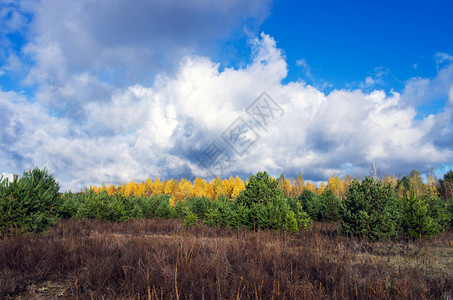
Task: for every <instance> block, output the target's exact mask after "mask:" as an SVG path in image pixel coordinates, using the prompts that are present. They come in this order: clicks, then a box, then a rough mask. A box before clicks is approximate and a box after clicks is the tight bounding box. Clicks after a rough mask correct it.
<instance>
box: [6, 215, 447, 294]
mask: <svg viewBox="0 0 453 300" xmlns="http://www.w3.org/2000/svg"><path fill="white" fill-rule="evenodd" d="M335 230H336V224H323V223H318V224H315V226H314V228H313V229H312V230H308V231H304V232H301V233H300V234H298V235H292V234H287V233H284V232H252V231H248V230H243V231H229V230H224V229H215V228H209V227H205V226H198V227H195V228H192V229H189V230H187V229H184V228H183V226H182V223H181V222H180V221H178V220H142V221H130V222H127V223H110V222H98V221H62V222H60V223H59V224H58V226H56V227H55V228H54V229H52V230H51V231H50V232H48V233H47V234H46V235H44V236H43V235H41V236H37V235H24V236H19V237H15V238H9V239H6V240H3V241H0V297H2V298H7V299H8V298H22V299H29V298H36V299H53V298H79V299H84V298H88V299H90V298H95V299H102V298H107V299H117V298H124V299H126V298H127V299H129V298H140V299H320V298H327V299H351V298H352V299H371V298H372V299H378V298H380V299H441V298H444V299H451V297H452V294H453V287H452V285H453V274H452V270H453V259H452V257H453V255H452V254H453V244H452V241H453V234H452V232H451V231H450V232H444V233H443V234H442V235H441V236H439V237H437V238H436V239H435V240H433V241H424V240H420V241H411V242H376V243H369V242H365V241H361V240H358V239H355V238H345V237H338V236H337V234H336V231H335ZM448 297H449V298H448Z"/></svg>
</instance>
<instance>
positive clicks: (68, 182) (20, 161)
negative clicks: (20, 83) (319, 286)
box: [0, 34, 453, 190]
mask: <svg viewBox="0 0 453 300" xmlns="http://www.w3.org/2000/svg"><path fill="white" fill-rule="evenodd" d="M251 45H252V48H253V49H252V58H251V60H250V61H251V63H250V64H248V65H246V66H244V67H243V68H237V69H233V68H226V69H221V68H220V66H219V64H218V63H216V62H214V61H212V60H211V59H210V58H208V57H206V56H199V55H188V56H185V57H184V58H183V59H182V60H180V62H179V65H178V67H177V70H176V72H175V73H174V74H173V75H171V76H169V75H168V74H165V73H162V74H160V75H158V76H157V78H156V80H155V81H154V82H153V83H152V84H149V85H146V84H140V83H136V84H131V85H128V86H127V87H124V88H115V89H113V88H112V87H111V86H110V85H108V84H105V83H103V82H102V81H101V80H99V78H98V77H96V76H94V75H93V74H90V73H79V74H78V75H77V76H73V77H72V79H71V80H72V81H71V84H68V85H67V86H66V85H62V86H56V87H55V88H58V89H61V90H60V91H59V92H58V93H59V94H65V95H66V97H67V98H68V99H74V100H73V102H75V101H77V98H80V97H81V98H89V97H95V96H94V95H96V94H97V93H99V94H100V95H106V94H107V95H109V96H107V97H100V96H99V97H96V99H98V100H97V101H90V100H89V99H84V101H85V102H83V105H82V106H81V107H83V117H79V118H76V117H74V116H70V115H62V114H54V113H52V109H51V107H49V106H48V105H44V104H43V103H44V102H42V101H30V100H33V99H27V97H25V96H23V95H21V94H18V93H14V92H4V91H3V92H1V93H0V111H2V116H4V117H3V118H1V119H0V126H1V128H2V130H1V131H0V155H1V156H2V157H4V158H5V159H4V160H2V161H1V162H0V170H1V171H2V172H3V171H4V172H7V173H13V172H19V173H21V172H22V170H24V169H27V168H31V167H33V166H40V167H44V166H46V167H47V168H49V170H50V171H51V172H53V173H55V175H56V177H57V179H58V180H59V181H60V182H61V183H62V186H63V189H73V190H77V189H80V188H83V187H85V186H87V185H89V184H100V183H101V182H114V183H117V184H121V183H122V182H124V181H130V180H144V179H146V178H147V177H154V176H158V177H172V176H178V175H179V174H181V173H193V174H195V175H200V176H208V175H209V174H210V173H209V172H207V170H206V169H204V168H203V166H200V164H199V161H198V160H197V157H199V156H200V154H201V153H202V152H203V151H205V150H206V149H207V148H208V147H209V146H210V145H211V144H212V143H213V142H216V143H217V144H218V145H219V146H220V147H222V148H223V149H225V151H227V152H228V153H229V154H230V155H231V158H232V162H231V164H230V165H229V168H228V170H226V172H225V174H224V175H225V176H229V175H230V174H232V175H236V174H239V175H245V176H247V175H250V174H251V173H254V172H256V171H258V170H262V169H267V170H268V171H269V172H271V173H272V174H273V175H276V176H278V175H279V174H280V173H281V172H284V173H285V174H287V175H288V176H296V175H297V173H298V172H302V173H303V174H304V177H305V178H307V179H311V180H314V181H318V180H326V178H327V176H330V175H332V174H333V173H337V174H338V175H340V176H342V175H345V174H346V173H348V174H350V175H352V176H354V175H367V174H368V166H369V164H370V163H371V162H373V161H375V162H378V163H379V165H380V168H381V169H382V170H383V171H384V172H398V171H401V172H403V173H405V172H409V171H410V170H411V169H412V168H416V169H419V170H425V169H428V168H429V167H436V166H440V165H442V164H445V163H449V162H451V161H452V159H453V151H452V150H451V149H452V146H453V138H452V132H451V128H452V121H451V120H452V118H451V113H452V105H451V101H452V100H451V99H452V98H453V96H452V84H453V79H452V77H451V74H452V73H451V72H452V65H446V66H445V67H444V68H442V69H441V70H439V72H438V74H437V76H436V77H434V78H415V79H412V80H410V81H408V83H407V85H406V89H405V90H404V91H403V93H402V94H398V93H393V94H389V95H388V94H386V93H385V92H383V91H379V90H372V91H366V90H362V89H357V90H334V91H332V92H330V93H328V94H326V93H324V92H323V91H322V90H320V89H318V88H316V87H313V86H310V85H307V84H305V83H303V82H289V83H287V84H282V80H283V79H284V78H285V77H286V76H287V68H288V66H287V63H286V61H285V58H284V55H283V53H282V51H281V50H280V49H279V48H278V47H277V45H276V42H275V40H274V39H273V38H272V37H271V36H269V35H266V34H261V36H259V37H256V38H254V39H253V41H252V43H251ZM433 88H435V89H438V91H436V93H439V94H442V95H445V97H450V98H449V99H450V102H448V103H450V104H448V105H447V106H446V107H445V109H444V111H443V112H442V113H439V114H437V115H430V116H428V117H425V118H422V119H417V118H416V116H417V111H416V105H415V103H420V102H421V101H423V99H427V98H429V95H430V93H432V91H430V89H433ZM99 89H100V90H99ZM105 91H107V92H105ZM263 91H266V92H267V94H268V95H269V96H270V97H271V98H272V99H273V101H275V103H277V104H278V105H279V107H280V108H281V109H282V111H284V114H283V113H282V114H278V116H277V115H276V116H275V118H272V119H269V124H268V125H267V126H266V127H265V128H262V127H260V126H258V125H257V123H256V122H253V118H252V117H251V116H250V115H249V114H247V109H248V108H249V107H250V105H252V104H253V103H254V101H255V100H256V99H257V97H259V96H260V95H261V94H262V92H263ZM38 96H39V94H38ZM71 97H73V98H71ZM58 100H59V99H56V101H57V102H58ZM57 104H58V103H57ZM57 104H55V105H57ZM65 105H67V104H65ZM261 108H262V109H264V106H261ZM269 112H270V111H268V113H269ZM238 118H241V120H244V121H245V122H247V124H248V126H249V127H250V128H252V129H253V130H254V131H255V133H256V135H257V137H258V138H257V139H256V141H255V143H253V144H252V145H251V146H250V147H249V148H248V149H247V151H245V152H244V153H243V154H242V155H238V154H235V152H234V151H232V149H231V148H229V146H228V144H227V143H225V141H224V140H223V139H222V133H224V132H225V130H227V129H228V128H230V125H232V124H233V123H234V122H235V121H236V120H238ZM76 119H78V120H81V121H80V122H75V120H76Z"/></svg>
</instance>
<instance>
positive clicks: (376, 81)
mask: <svg viewBox="0 0 453 300" xmlns="http://www.w3.org/2000/svg"><path fill="white" fill-rule="evenodd" d="M389 73H390V70H389V69H387V68H384V67H376V68H375V69H374V74H373V75H372V76H367V77H366V78H365V81H364V82H361V83H360V84H359V86H360V88H362V89H372V88H375V87H376V86H378V85H382V84H383V83H384V79H385V77H386V76H387V75H388V74H389Z"/></svg>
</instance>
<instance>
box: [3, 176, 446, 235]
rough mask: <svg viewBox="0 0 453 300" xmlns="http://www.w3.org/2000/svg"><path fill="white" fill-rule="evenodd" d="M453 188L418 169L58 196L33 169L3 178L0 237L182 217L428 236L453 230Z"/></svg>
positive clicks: (168, 183)
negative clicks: (72, 222)
mask: <svg viewBox="0 0 453 300" xmlns="http://www.w3.org/2000/svg"><path fill="white" fill-rule="evenodd" d="M452 187H453V171H452V170H450V171H449V172H447V173H446V174H445V175H444V177H443V178H442V179H439V180H435V178H434V177H433V176H431V175H428V180H427V181H426V182H424V181H423V180H422V177H421V175H420V173H419V172H417V171H412V172H411V173H410V174H409V175H408V176H404V177H402V178H399V179H398V178H396V177H393V176H387V177H384V178H374V177H366V178H364V179H361V180H359V179H357V178H355V179H352V178H350V177H346V178H345V179H340V178H339V177H338V176H336V175H334V176H332V177H330V178H329V180H328V182H327V185H320V186H319V187H315V186H314V185H313V184H312V183H311V182H309V181H304V180H303V176H302V175H301V174H299V176H298V177H297V178H296V179H291V180H288V179H286V178H285V177H284V176H283V175H281V176H280V177H279V178H277V179H275V178H274V177H271V176H269V174H268V173H267V172H258V173H257V174H255V175H252V176H251V177H250V178H249V179H247V180H246V182H243V181H242V179H240V178H239V177H236V178H233V177H230V178H229V179H224V180H222V179H220V178H215V179H214V180H212V181H211V182H206V181H205V180H203V179H201V178H196V179H195V180H194V182H193V183H191V182H190V181H188V180H185V179H182V180H180V181H177V180H175V179H171V180H163V181H160V180H159V179H158V178H156V179H155V180H154V182H153V181H152V180H151V179H148V180H146V181H144V182H141V183H140V184H136V183H135V182H130V183H129V184H125V183H124V184H123V185H121V186H115V185H113V184H109V185H107V186H105V185H104V184H103V185H102V186H101V187H96V186H92V187H91V188H89V189H87V190H85V191H81V192H79V193H72V192H65V193H59V184H58V183H57V182H56V180H55V178H54V177H53V175H51V174H49V173H48V171H47V170H46V169H43V170H40V169H38V168H35V169H33V170H30V171H26V172H24V174H23V176H22V177H20V178H19V176H14V178H13V180H12V181H9V180H8V179H0V197H1V198H0V231H1V235H2V236H7V235H9V234H14V233H21V232H27V231H35V232H39V231H42V230H45V229H46V228H49V227H51V226H53V225H54V224H56V222H57V221H58V220H59V219H100V220H111V221H127V220H129V219H131V218H133V219H141V218H181V219H183V220H184V224H185V226H186V227H191V226H197V225H198V224H200V223H204V224H206V225H209V226H217V227H226V228H231V229H236V228H249V229H251V230H259V229H273V230H287V231H290V232H298V231H299V230H301V229H305V228H309V227H310V226H311V224H312V222H313V221H319V222H338V223H339V224H341V226H339V233H340V234H345V235H354V236H361V237H364V238H368V239H371V240H375V239H386V238H401V237H410V238H419V237H430V236H434V235H436V234H438V233H440V232H441V231H442V230H444V229H446V228H449V227H453V194H452V191H453V188H452Z"/></svg>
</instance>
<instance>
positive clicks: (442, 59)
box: [434, 52, 453, 66]
mask: <svg viewBox="0 0 453 300" xmlns="http://www.w3.org/2000/svg"><path fill="white" fill-rule="evenodd" d="M434 58H435V60H436V64H437V65H438V66H439V65H441V64H443V63H448V62H452V61H453V56H452V55H450V54H448V53H445V52H437V53H436V54H435V55H434Z"/></svg>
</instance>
